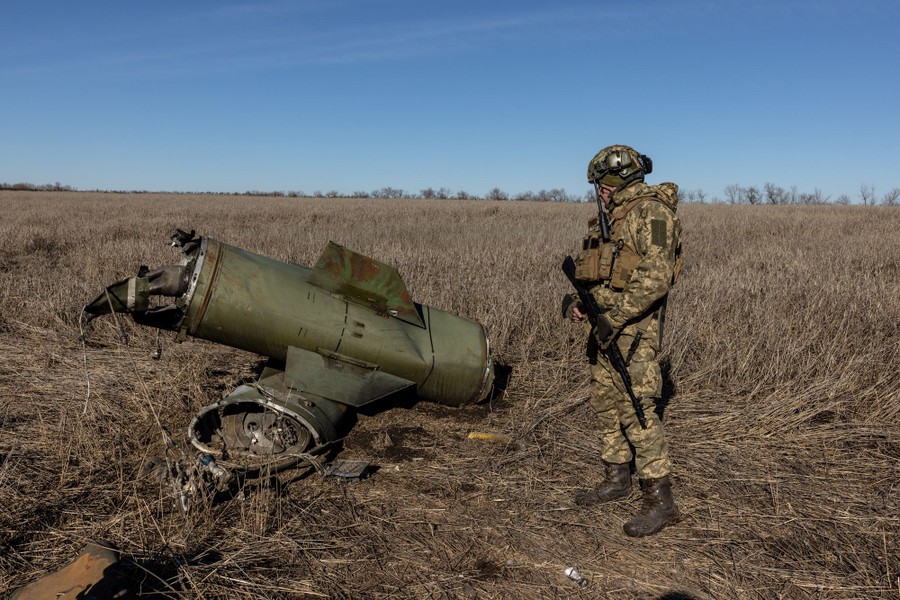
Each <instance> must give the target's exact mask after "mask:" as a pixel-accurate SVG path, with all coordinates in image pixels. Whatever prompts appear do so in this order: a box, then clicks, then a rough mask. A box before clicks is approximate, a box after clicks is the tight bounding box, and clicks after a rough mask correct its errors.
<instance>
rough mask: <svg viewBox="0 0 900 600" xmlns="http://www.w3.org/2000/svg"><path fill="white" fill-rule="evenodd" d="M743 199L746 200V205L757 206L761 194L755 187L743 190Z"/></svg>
mask: <svg viewBox="0 0 900 600" xmlns="http://www.w3.org/2000/svg"><path fill="white" fill-rule="evenodd" d="M744 197H745V198H746V199H747V204H759V202H760V200H762V194H760V193H759V188H758V187H756V186H755V185H751V186H750V187H748V188H745V189H744Z"/></svg>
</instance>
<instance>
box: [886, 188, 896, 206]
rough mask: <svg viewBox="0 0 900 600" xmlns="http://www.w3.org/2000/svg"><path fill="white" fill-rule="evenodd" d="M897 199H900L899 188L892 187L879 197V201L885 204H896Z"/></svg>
mask: <svg viewBox="0 0 900 600" xmlns="http://www.w3.org/2000/svg"><path fill="white" fill-rule="evenodd" d="M898 199H900V188H892V189H891V190H890V191H889V192H885V193H884V196H882V197H881V203H882V204H883V205H885V206H897V200H898Z"/></svg>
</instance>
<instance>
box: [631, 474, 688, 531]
mask: <svg viewBox="0 0 900 600" xmlns="http://www.w3.org/2000/svg"><path fill="white" fill-rule="evenodd" d="M641 490H642V491H643V493H644V498H643V500H644V505H643V506H642V507H641V510H640V511H638V514H636V515H634V516H633V517H632V518H631V519H630V520H629V521H628V522H627V523H625V526H624V529H625V533H627V534H628V535H630V536H631V537H644V536H645V535H653V534H654V533H656V532H657V531H659V530H660V529H662V528H663V527H665V526H666V525H671V524H673V523H674V522H675V521H677V520H678V509H677V508H676V507H675V500H674V499H673V498H672V484H671V483H670V482H669V477H668V476H665V477H660V478H659V479H641Z"/></svg>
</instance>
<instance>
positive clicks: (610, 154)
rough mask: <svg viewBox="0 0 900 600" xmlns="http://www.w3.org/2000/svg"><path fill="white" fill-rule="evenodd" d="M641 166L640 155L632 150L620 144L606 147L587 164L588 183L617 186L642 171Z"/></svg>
mask: <svg viewBox="0 0 900 600" xmlns="http://www.w3.org/2000/svg"><path fill="white" fill-rule="evenodd" d="M642 166H643V163H642V161H641V155H640V154H639V153H638V151H637V150H635V149H634V148H632V147H630V146H623V145H621V144H618V145H614V146H607V147H606V148H604V149H603V150H601V151H600V152H598V153H597V154H596V155H595V156H594V158H592V159H591V162H589V163H588V170H587V179H588V183H605V184H606V185H614V186H619V185H622V183H624V182H625V180H626V179H628V178H630V177H632V178H633V176H634V175H635V173H637V172H638V171H642ZM639 177H640V175H639Z"/></svg>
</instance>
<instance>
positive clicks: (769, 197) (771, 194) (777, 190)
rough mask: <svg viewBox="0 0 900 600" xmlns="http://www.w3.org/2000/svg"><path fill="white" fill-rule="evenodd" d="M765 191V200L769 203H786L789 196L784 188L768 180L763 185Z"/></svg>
mask: <svg viewBox="0 0 900 600" xmlns="http://www.w3.org/2000/svg"><path fill="white" fill-rule="evenodd" d="M763 190H765V193H766V202H768V203H769V204H787V203H788V200H789V199H790V197H789V196H788V193H787V192H786V191H785V189H784V188H783V187H781V186H779V185H775V184H774V183H769V182H768V181H767V182H766V183H765V184H764V185H763Z"/></svg>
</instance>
